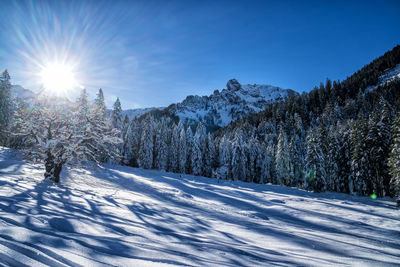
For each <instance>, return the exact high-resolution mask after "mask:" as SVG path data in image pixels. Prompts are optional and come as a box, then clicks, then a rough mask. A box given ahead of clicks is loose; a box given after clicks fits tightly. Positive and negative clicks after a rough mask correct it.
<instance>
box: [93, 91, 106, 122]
mask: <svg viewBox="0 0 400 267" xmlns="http://www.w3.org/2000/svg"><path fill="white" fill-rule="evenodd" d="M93 112H94V114H95V116H96V117H97V118H96V119H101V120H105V118H106V116H107V108H106V104H105V102H104V95H103V90H102V89H101V88H100V89H99V91H98V92H97V95H96V99H95V100H94V109H93Z"/></svg>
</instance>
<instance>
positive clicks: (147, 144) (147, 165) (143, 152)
mask: <svg viewBox="0 0 400 267" xmlns="http://www.w3.org/2000/svg"><path fill="white" fill-rule="evenodd" d="M153 134H154V128H153V119H152V118H151V117H150V116H148V117H147V118H146V120H145V123H144V128H143V132H142V137H141V140H140V150H139V167H141V168H144V169H151V168H152V167H153V145H154V144H153V141H154V140H153Z"/></svg>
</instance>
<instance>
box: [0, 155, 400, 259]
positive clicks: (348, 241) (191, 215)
mask: <svg viewBox="0 0 400 267" xmlns="http://www.w3.org/2000/svg"><path fill="white" fill-rule="evenodd" d="M0 265H6V266H7V265H16V266H25V265H27V266H41V265H50V266H93V265H94V266H98V265H100V266H101V265H116V266H152V265H155V266H164V265H185V266H268V265H274V266H287V265H289V266H293V265H296V266H298V265H307V266H328V265H355V266H395V265H397V266H398V265H400V211H399V210H398V209H396V207H395V204H394V202H393V201H392V200H390V199H378V200H373V199H370V198H367V197H354V196H349V195H344V194H337V193H323V194H314V193H309V192H305V191H301V190H297V189H294V188H287V187H281V186H272V185H256V184H246V183H243V182H230V181H220V183H218V181H217V180H215V179H209V178H203V177H194V176H190V175H183V176H182V177H181V176H180V175H179V174H172V173H165V172H160V171H149V170H142V169H134V168H129V167H121V166H106V167H105V168H99V167H93V168H89V167H88V168H85V169H82V168H81V169H69V168H68V169H66V170H64V171H63V173H62V176H61V183H60V184H58V185H56V184H53V183H51V182H47V181H43V168H42V165H40V164H39V165H36V164H33V163H28V162H25V161H23V160H22V159H21V157H20V156H19V155H18V154H16V153H15V152H14V151H12V150H9V149H4V148H0Z"/></svg>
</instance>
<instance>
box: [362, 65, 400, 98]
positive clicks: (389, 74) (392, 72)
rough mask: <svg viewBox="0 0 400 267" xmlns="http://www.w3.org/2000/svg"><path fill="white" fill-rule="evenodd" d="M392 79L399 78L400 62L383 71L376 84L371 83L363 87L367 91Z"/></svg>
mask: <svg viewBox="0 0 400 267" xmlns="http://www.w3.org/2000/svg"><path fill="white" fill-rule="evenodd" d="M394 79H400V64H398V65H396V67H394V68H392V69H389V70H387V71H385V72H384V73H383V74H382V75H381V76H380V77H379V79H378V84H376V85H371V86H368V87H367V88H365V92H369V91H371V90H373V89H375V88H377V87H378V86H382V85H384V84H386V83H389V82H391V81H393V80H394Z"/></svg>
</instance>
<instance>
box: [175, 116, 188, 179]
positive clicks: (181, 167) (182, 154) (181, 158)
mask: <svg viewBox="0 0 400 267" xmlns="http://www.w3.org/2000/svg"><path fill="white" fill-rule="evenodd" d="M177 131H178V168H177V169H178V172H179V173H185V165H186V150H187V147H186V133H185V128H184V127H183V124H182V122H181V121H179V123H178V126H177Z"/></svg>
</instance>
